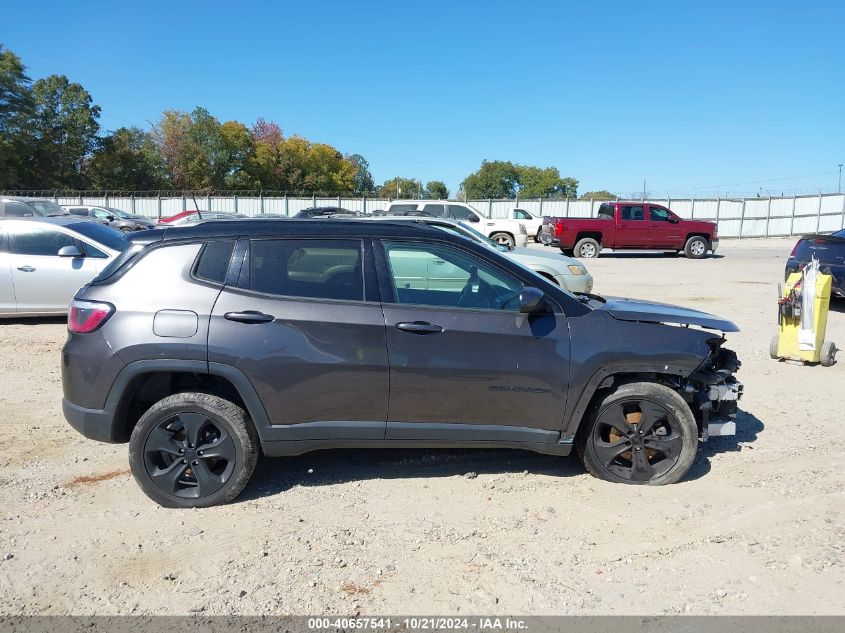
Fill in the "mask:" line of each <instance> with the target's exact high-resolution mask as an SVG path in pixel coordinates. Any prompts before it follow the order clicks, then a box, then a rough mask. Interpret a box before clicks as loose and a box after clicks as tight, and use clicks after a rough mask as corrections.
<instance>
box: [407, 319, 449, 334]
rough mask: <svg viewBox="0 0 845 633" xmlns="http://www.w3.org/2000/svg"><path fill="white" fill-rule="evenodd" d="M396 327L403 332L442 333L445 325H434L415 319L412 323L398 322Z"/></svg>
mask: <svg viewBox="0 0 845 633" xmlns="http://www.w3.org/2000/svg"><path fill="white" fill-rule="evenodd" d="M396 328H397V329H399V330H402V331H403V332H411V334H440V332H442V331H443V327H442V326H440V325H434V324H432V323H428V322H427V321H413V322H410V323H397V324H396Z"/></svg>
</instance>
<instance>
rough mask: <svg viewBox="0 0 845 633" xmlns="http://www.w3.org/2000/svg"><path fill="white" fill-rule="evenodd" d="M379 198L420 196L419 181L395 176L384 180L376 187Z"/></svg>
mask: <svg viewBox="0 0 845 633" xmlns="http://www.w3.org/2000/svg"><path fill="white" fill-rule="evenodd" d="M376 193H377V194H378V196H379V197H380V198H418V197H420V194H421V192H420V183H419V181H417V180H414V179H413V178H402V177H401V176H396V177H395V178H391V179H390V180H385V181H384V184H383V185H381V186H380V187H378V188H377V189H376Z"/></svg>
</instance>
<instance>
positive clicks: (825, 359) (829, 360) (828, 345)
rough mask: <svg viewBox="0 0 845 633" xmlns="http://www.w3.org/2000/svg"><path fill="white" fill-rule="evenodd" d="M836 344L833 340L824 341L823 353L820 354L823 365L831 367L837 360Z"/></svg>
mask: <svg viewBox="0 0 845 633" xmlns="http://www.w3.org/2000/svg"><path fill="white" fill-rule="evenodd" d="M837 351H838V350H837V349H836V345H835V344H834V342H833V341H825V342H824V343H822V349H821V355H820V356H819V362H820V363H821V365H822V367H830V366H831V365H833V363H835V362H836V352H837Z"/></svg>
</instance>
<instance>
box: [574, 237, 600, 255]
mask: <svg viewBox="0 0 845 633" xmlns="http://www.w3.org/2000/svg"><path fill="white" fill-rule="evenodd" d="M573 252H574V254H575V257H581V258H583V259H593V258H595V257H598V256H599V253H600V252H601V245H600V244H599V243H598V242H597V241H596V240H594V239H593V238H591V237H585V238H583V239H580V240H578V242H577V243H576V244H575V249H574V251H573Z"/></svg>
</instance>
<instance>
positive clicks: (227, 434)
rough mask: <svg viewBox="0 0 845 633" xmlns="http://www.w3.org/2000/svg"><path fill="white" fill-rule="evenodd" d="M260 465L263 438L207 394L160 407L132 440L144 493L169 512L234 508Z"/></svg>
mask: <svg viewBox="0 0 845 633" xmlns="http://www.w3.org/2000/svg"><path fill="white" fill-rule="evenodd" d="M257 461H258V436H257V434H256V432H255V428H254V427H253V425H252V422H251V421H250V419H249V416H247V414H246V412H245V411H244V410H243V409H242V408H240V407H239V406H237V405H235V404H233V403H232V402H229V401H228V400H224V399H223V398H219V397H217V396H212V395H209V394H204V393H178V394H175V395H172V396H168V397H167V398H164V399H163V400H160V401H158V402H157V403H156V404H154V405H153V406H152V407H150V409H149V410H147V412H146V413H144V415H143V416H141V419H140V420H139V421H138V424H137V425H136V426H135V429H134V430H133V431H132V437H131V439H130V440H129V465H130V467H131V469H132V474H133V475H134V476H135V480H136V481H137V482H138V485H140V486H141V489H142V490H143V491H144V493H145V494H146V495H147V496H148V497H150V499H152V500H153V501H155V502H156V503H158V504H159V505H162V506H165V507H168V508H204V507H208V506H213V505H218V504H223V503H228V502H229V501H231V500H232V499H234V498H235V497H237V496H238V494H240V492H241V491H242V490H243V488H244V486H246V484H247V482H248V481H249V478H250V477H251V476H252V472H253V470H255V464H256V462H257Z"/></svg>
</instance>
